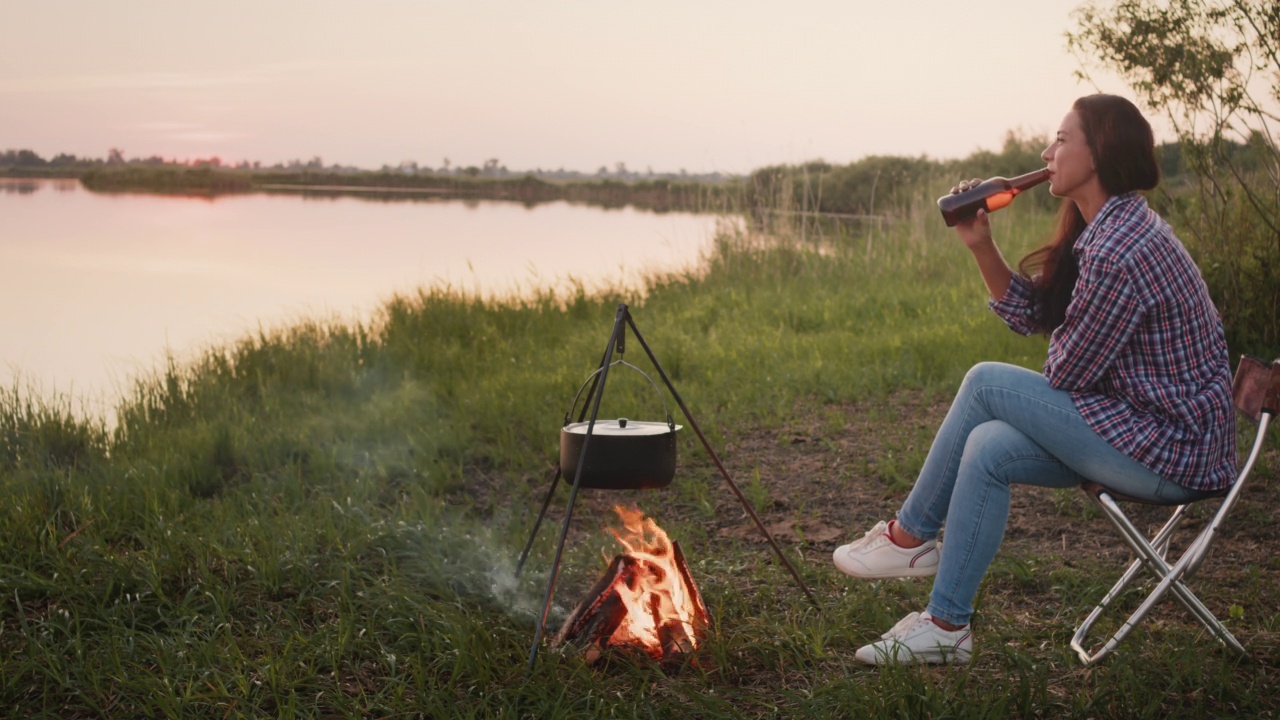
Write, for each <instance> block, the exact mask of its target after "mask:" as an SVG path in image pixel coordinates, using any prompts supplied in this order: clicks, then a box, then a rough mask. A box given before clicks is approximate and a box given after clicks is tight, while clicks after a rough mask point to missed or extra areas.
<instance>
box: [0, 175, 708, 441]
mask: <svg viewBox="0 0 1280 720" xmlns="http://www.w3.org/2000/svg"><path fill="white" fill-rule="evenodd" d="M717 221H718V219H717V217H716V216H714V215H701V214H691V213H665V214H656V213H651V212H646V211H640V210H635V209H632V208H626V209H609V210H606V209H601V208H595V207H587V206H581V205H570V204H568V203H563V202H561V203H550V204H545V205H538V206H534V207H526V206H524V205H522V204H519V203H513V202H501V201H462V200H439V199H432V200H408V199H406V200H397V201H392V202H388V201H380V200H371V199H365V198H361V197H358V196H342V197H324V198H313V197H304V196H302V195H295V194H246V195H230V196H220V197H217V198H215V199H207V198H193V197H171V196H160V195H147V194H99V193H92V192H89V191H87V190H85V189H84V188H83V187H81V185H80V183H79V181H76V180H34V181H33V180H16V179H4V178H0V288H2V289H0V292H2V293H3V295H0V301H2V302H0V383H3V386H4V387H8V388H13V387H15V386H17V387H19V388H23V389H24V390H25V391H30V392H32V393H33V394H38V395H43V396H45V397H53V396H59V397H70V398H72V399H73V400H74V402H73V408H74V409H76V410H77V411H83V412H87V413H93V414H97V415H102V416H107V415H109V414H110V410H111V408H112V407H114V405H115V401H116V399H117V398H118V397H119V396H120V393H121V392H123V391H127V390H128V388H129V387H130V386H131V383H132V381H133V380H134V379H135V378H137V377H138V376H139V375H140V374H143V373H149V372H152V371H153V370H154V369H156V368H158V367H163V365H164V363H165V358H166V356H167V355H172V356H173V357H174V358H175V359H176V360H178V361H179V362H181V361H183V360H184V359H186V358H189V357H191V356H192V355H194V354H196V353H198V352H199V351H201V350H203V349H205V348H208V347H210V346H212V345H218V344H225V343H227V342H231V341H233V340H235V339H236V338H238V337H241V336H243V335H245V334H247V333H251V332H255V331H256V330H257V329H258V328H260V327H261V328H268V329H269V328H274V327H279V326H281V325H287V324H289V323H291V322H296V321H298V320H301V319H304V318H324V319H333V318H336V319H339V320H342V321H352V320H355V321H364V320H367V319H369V318H371V317H372V315H373V313H374V311H375V309H376V308H377V307H378V306H379V305H380V304H381V303H382V302H383V301H385V300H386V299H387V298H389V297H391V295H392V294H394V293H405V292H414V291H416V289H418V288H420V287H431V286H437V287H450V288H453V289H456V290H458V291H460V292H465V293H467V294H470V295H477V294H478V295H482V296H486V297H506V296H511V295H518V294H524V295H529V294H532V293H533V292H534V291H535V290H537V289H557V290H561V289H566V288H568V287H570V286H571V284H572V282H574V281H575V280H576V281H577V282H579V283H581V284H582V285H583V286H585V287H586V288H587V289H588V290H592V289H599V288H602V287H606V286H612V287H619V286H621V287H627V288H633V289H635V288H639V287H640V286H641V280H642V277H643V276H644V274H645V273H647V272H652V271H666V270H677V269H681V268H686V267H690V266H693V265H695V264H696V263H697V262H698V260H699V258H700V257H701V255H702V253H703V252H704V251H705V250H706V249H707V248H709V247H710V244H711V240H712V238H713V235H714V231H715V227H716V223H717Z"/></svg>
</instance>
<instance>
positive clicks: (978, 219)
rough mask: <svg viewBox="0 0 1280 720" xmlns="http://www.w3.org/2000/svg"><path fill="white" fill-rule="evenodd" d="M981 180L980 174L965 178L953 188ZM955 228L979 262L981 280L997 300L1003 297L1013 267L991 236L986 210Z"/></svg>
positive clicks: (1011, 276) (954, 190) (971, 185)
mask: <svg viewBox="0 0 1280 720" xmlns="http://www.w3.org/2000/svg"><path fill="white" fill-rule="evenodd" d="M980 182H982V180H980V179H978V178H974V179H973V180H965V181H963V182H961V183H960V184H959V185H957V186H955V187H953V188H951V192H952V193H953V194H954V193H958V192H964V191H965V190H968V189H969V188H971V187H973V186H974V185H977V184H978V183H980ZM956 232H957V233H959V234H960V240H961V241H963V242H964V246H965V247H967V248H969V252H971V253H973V259H974V260H976V261H977V262H978V271H979V272H981V273H982V281H983V282H984V283H985V284H986V286H987V292H988V293H990V295H991V298H992V299H993V300H996V301H999V300H1001V299H1003V298H1004V294H1005V293H1006V292H1008V291H1009V284H1010V283H1012V282H1013V271H1012V270H1010V269H1009V265H1008V264H1007V263H1005V261H1004V258H1003V257H1002V256H1001V255H1000V248H998V247H996V243H995V240H993V239H991V223H990V222H989V221H988V220H987V211H986V210H979V211H978V214H977V215H975V216H974V217H973V218H972V219H969V220H964V221H962V222H959V223H956Z"/></svg>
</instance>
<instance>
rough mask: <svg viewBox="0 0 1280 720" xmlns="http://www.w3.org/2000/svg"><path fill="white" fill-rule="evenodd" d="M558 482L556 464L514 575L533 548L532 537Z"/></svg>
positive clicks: (558, 473) (540, 524)
mask: <svg viewBox="0 0 1280 720" xmlns="http://www.w3.org/2000/svg"><path fill="white" fill-rule="evenodd" d="M559 484H560V466H559V465H556V475H555V477H554V478H552V479H551V487H549V488H547V496H546V497H545V498H543V500H542V509H541V510H539V511H538V519H537V520H536V521H535V522H534V523H533V532H531V533H529V542H527V543H525V544H524V552H522V553H520V562H518V563H516V577H520V571H521V570H524V561H525V560H528V559H529V550H530V549H532V548H533V539H534V538H536V537H537V536H538V528H540V527H542V519H543V518H544V517H546V516H547V507H549V506H550V505H551V496H552V495H554V494H555V492H556V486H557V485H559Z"/></svg>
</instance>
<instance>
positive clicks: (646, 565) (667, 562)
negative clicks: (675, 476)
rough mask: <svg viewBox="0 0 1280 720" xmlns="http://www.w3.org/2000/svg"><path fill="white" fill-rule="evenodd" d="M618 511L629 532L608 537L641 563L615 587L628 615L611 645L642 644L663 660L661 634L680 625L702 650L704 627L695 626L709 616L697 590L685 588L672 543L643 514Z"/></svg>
mask: <svg viewBox="0 0 1280 720" xmlns="http://www.w3.org/2000/svg"><path fill="white" fill-rule="evenodd" d="M614 512H616V513H618V517H619V518H620V519H621V520H622V525H623V527H624V528H625V532H623V533H619V532H618V531H616V530H613V529H610V531H609V532H611V533H612V534H613V536H614V537H615V538H617V539H618V542H619V543H621V544H622V546H623V548H625V550H626V553H625V554H626V555H629V556H630V557H632V558H633V559H635V560H636V562H637V568H638V571H637V572H635V573H631V574H629V575H628V576H627V577H626V579H625V581H624V582H623V583H619V586H618V587H615V588H614V589H615V591H616V592H617V594H618V598H619V600H621V601H622V603H623V605H624V606H625V607H626V609H627V612H626V616H625V618H624V619H623V621H622V624H621V625H619V626H618V629H617V630H616V631H614V633H613V635H612V636H611V637H610V638H609V642H608V644H610V645H616V644H634V645H639V646H640V647H642V648H644V649H645V651H647V652H648V653H649V654H651V655H654V656H658V657H660V656H661V655H662V653H663V647H662V639H661V637H660V633H659V629H660V628H662V627H664V626H668V625H670V624H671V623H677V622H678V623H679V624H680V625H682V626H683V629H684V636H685V638H687V639H688V642H689V643H690V645H691V646H692V647H697V644H698V636H699V635H700V634H701V628H695V623H696V622H697V620H699V619H705V612H706V611H705V609H702V608H701V607H700V605H701V600H700V598H699V597H698V595H697V590H696V589H695V588H692V587H688V586H687V585H686V582H685V580H686V577H685V574H684V573H683V572H682V571H681V569H680V568H679V567H678V565H677V562H676V558H675V552H674V549H673V547H672V544H671V539H670V538H669V537H667V533H666V532H664V531H663V530H662V528H660V527H658V524H657V523H655V522H654V521H653V520H652V519H650V518H648V517H645V515H644V513H643V512H641V511H640V510H638V509H628V508H624V507H622V506H618V507H615V508H614ZM695 629H696V630H697V632H695Z"/></svg>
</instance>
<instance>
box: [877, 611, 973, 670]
mask: <svg viewBox="0 0 1280 720" xmlns="http://www.w3.org/2000/svg"><path fill="white" fill-rule="evenodd" d="M880 637H881V640H880V641H879V642H874V643H871V644H870V645H864V646H863V647H860V648H858V652H856V653H854V655H853V656H854V658H856V659H857V660H858V661H859V662H864V663H866V664H868V665H902V664H905V663H911V662H920V663H933V664H937V663H967V662H969V657H970V656H971V655H973V632H972V631H970V629H969V626H968V625H966V626H964V627H962V628H960V629H959V630H943V629H942V628H940V627H938V626H937V625H935V624H934V623H933V616H931V615H930V614H929V613H928V612H922V613H917V612H913V613H911V614H910V615H908V616H906V617H904V618H902V619H901V620H899V621H898V624H897V625H894V626H893V628H891V629H890V630H889V632H887V633H885V634H884V635H881V636H880Z"/></svg>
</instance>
